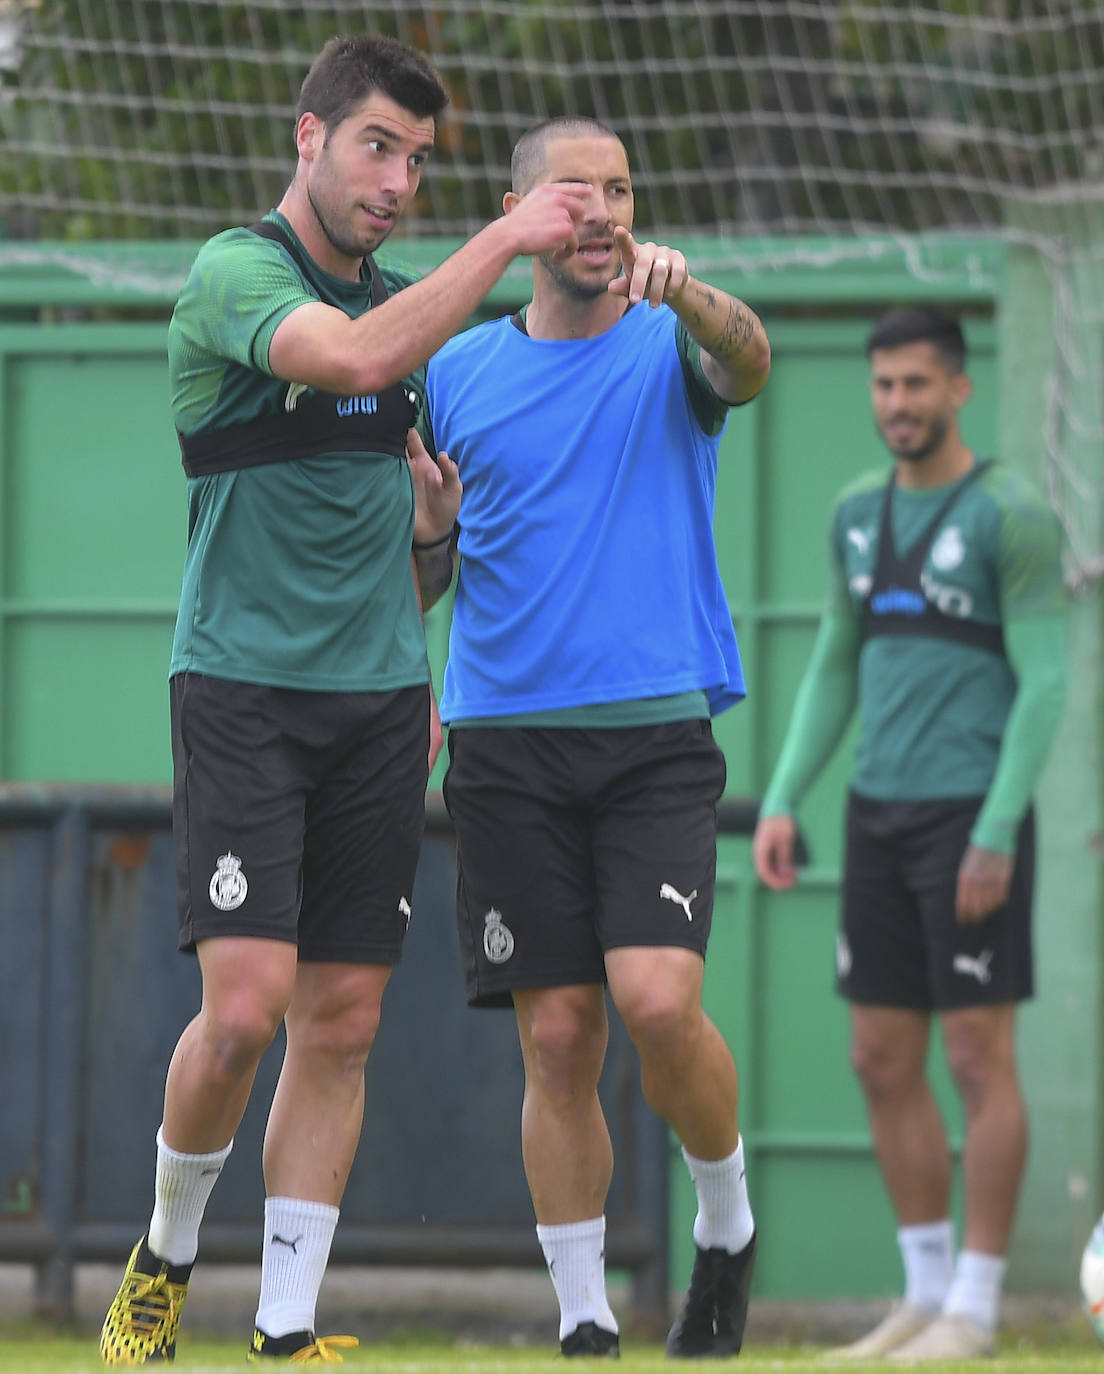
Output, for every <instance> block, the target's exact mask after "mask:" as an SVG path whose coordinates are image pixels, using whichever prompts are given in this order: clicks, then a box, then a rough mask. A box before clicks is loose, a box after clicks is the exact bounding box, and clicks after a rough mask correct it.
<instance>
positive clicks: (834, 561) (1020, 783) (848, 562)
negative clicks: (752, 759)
mask: <svg viewBox="0 0 1104 1374" xmlns="http://www.w3.org/2000/svg"><path fill="white" fill-rule="evenodd" d="M885 481H886V474H885V472H884V471H882V472H877V473H871V474H868V475H867V476H865V477H863V478H861V479H860V480H859V481H857V482H855V483H853V484H852V485H851V486H849V487H848V488H847V489H846V490H845V491H844V492H843V493H842V495H841V496H840V498H839V500H838V501H837V504H836V508H835V512H834V516H833V520H832V525H831V570H832V571H831V581H830V590H829V600H828V607H827V610H826V612H825V615H824V617H823V619H822V622H821V625H820V630H819V633H818V636H817V640H816V643H815V646H814V649H813V653H812V657H811V659H810V662H809V665H808V668H807V670H806V672H805V675H804V677H803V679H802V682H801V686H800V688H799V690H798V694H797V697H796V700H795V703H794V708H793V713H792V715H791V719H790V723H789V728H788V730H787V732H786V738H785V740H784V742H783V747H782V752H781V755H780V758H779V761H778V764H777V767H776V768H775V771H774V775H773V777H772V778H771V781H770V784H769V786H768V788H767V793H766V796H765V798H764V802H763V807H762V814H763V815H765V816H766V815H778V814H782V813H784V814H793V812H794V811H795V810H796V808H797V806H798V805H799V803H800V801H801V798H802V797H803V795H804V793H805V792H806V791H807V789H808V788H809V786H810V785H811V784H812V782H813V781H814V780H815V778H816V777H817V775H818V774H819V772H820V770H821V769H822V768H823V766H824V765H825V763H826V762H827V760H828V759H829V757H830V756H831V754H832V752H833V751H834V749H835V748H836V746H837V744H838V743H839V741H840V739H841V738H842V736H843V733H844V731H845V730H846V728H847V725H848V723H849V721H850V719H851V716H852V714H853V713H854V711H855V710H856V708H857V709H858V712H859V741H858V749H857V755H856V761H855V771H854V774H853V778H852V785H853V787H854V789H855V791H857V792H859V793H861V794H862V795H863V796H867V797H871V798H873V799H875V800H880V801H933V800H941V799H944V798H952V797H967V796H981V797H984V799H985V800H984V805H983V806H982V810H981V812H980V814H979V816H978V820H977V823H976V825H975V827H974V831H973V835H972V840H973V842H974V843H975V844H977V845H979V846H981V847H983V848H986V849H994V850H999V851H1001V852H1004V853H1011V852H1012V849H1013V847H1014V844H1015V835H1016V831H1017V829H1018V826H1019V823H1020V821H1021V819H1022V817H1023V815H1024V812H1025V811H1026V810H1027V807H1028V805H1029V804H1030V801H1031V796H1032V793H1033V791H1034V788H1035V785H1036V783H1037V781H1038V778H1039V774H1040V773H1041V771H1042V768H1043V765H1044V763H1045V761H1046V756H1047V752H1048V750H1049V748H1050V744H1051V742H1052V740H1053V736H1054V732H1055V729H1056V728H1057V724H1058V721H1059V719H1060V717H1061V713H1062V709H1063V706H1064V703H1065V696H1066V617H1067V606H1068V597H1067V593H1066V590H1065V586H1064V583H1063V580H1062V569H1061V552H1060V550H1061V536H1060V529H1059V526H1058V522H1057V519H1056V518H1055V516H1054V513H1053V511H1051V509H1050V508H1049V507H1048V506H1047V505H1046V503H1045V502H1044V501H1043V500H1042V499H1041V498H1040V497H1039V496H1038V495H1037V494H1036V493H1035V492H1034V491H1033V490H1032V489H1031V488H1030V486H1029V485H1028V484H1027V483H1026V482H1025V481H1024V480H1023V479H1022V478H1020V477H1018V476H1017V475H1016V474H1015V473H1012V472H1009V471H1007V470H1005V469H1003V468H1000V467H999V466H996V465H994V466H993V467H991V468H990V469H988V471H986V472H985V473H983V474H982V475H981V476H980V477H979V478H978V479H977V480H976V481H975V482H973V483H972V484H971V485H970V486H969V487H968V488H967V489H966V490H964V492H963V494H962V496H961V498H960V499H959V500H958V501H956V502H955V504H954V505H953V506H952V507H951V509H950V510H949V512H948V513H947V515H946V516H945V518H944V520H943V521H942V522H941V524H940V528H939V531H938V533H937V534H936V536H935V538H934V539H933V541H932V544H931V547H930V549H929V552H928V556H927V559H926V562H925V566H924V573H923V579H922V581H923V586H924V590H925V594H926V595H927V596H928V598H929V600H932V601H934V602H935V603H936V604H937V605H938V606H939V607H940V609H942V610H943V611H944V612H945V613H947V614H952V615H961V616H963V617H964V618H967V619H973V620H977V621H979V622H982V623H985V624H991V625H995V624H1000V625H1001V626H1002V628H1003V633H1004V643H1005V656H1004V657H1001V656H999V655H997V654H994V653H991V652H989V651H988V650H986V649H983V648H979V647H975V646H973V645H965V644H962V643H958V642H954V641H951V640H947V639H938V638H935V637H931V636H920V635H908V636H875V637H872V638H870V639H866V638H864V635H863V620H862V607H863V601H864V598H865V596H866V594H867V592H868V591H869V588H870V585H871V581H872V577H873V573H874V569H875V566H876V561H877V555H878V533H879V525H880V516H881V506H882V494H883V490H884V486H885ZM947 492H948V489H947V488H946V487H940V488H933V489H923V490H909V489H900V488H899V489H898V490H897V491H896V492H895V493H894V501H893V537H894V543H895V544H896V546H897V548H898V549H899V550H900V551H901V552H902V553H904V552H906V551H907V550H908V549H909V547H910V546H911V545H912V544H914V543H915V541H916V539H917V538H919V536H920V534H921V532H922V530H923V529H924V527H925V526H926V525H927V523H928V521H929V520H930V519H931V518H932V517H933V515H934V513H935V510H936V508H937V507H938V506H939V504H940V503H941V502H942V501H943V500H944V498H945V497H946V495H947Z"/></svg>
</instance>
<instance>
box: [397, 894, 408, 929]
mask: <svg viewBox="0 0 1104 1374" xmlns="http://www.w3.org/2000/svg"><path fill="white" fill-rule="evenodd" d="M399 915H400V916H405V917H406V924H407V926H409V925H410V903H409V902H408V901H407V900H406V898H405V897H400V898H399Z"/></svg>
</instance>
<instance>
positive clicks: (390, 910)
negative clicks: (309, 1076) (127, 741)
mask: <svg viewBox="0 0 1104 1374" xmlns="http://www.w3.org/2000/svg"><path fill="white" fill-rule="evenodd" d="M170 708H171V715H172V745H173V835H174V839H175V848H176V871H177V895H178V910H179V917H180V947H181V949H184V950H194V949H195V946H196V942H197V941H199V940H206V939H208V938H210V937H211V936H219V935H251V936H255V937H257V938H259V939H269V940H288V941H290V942H292V943H294V944H297V945H298V947H299V957H300V959H302V960H306V961H313V962H318V961H330V960H332V961H335V962H341V963H371V964H394V963H397V962H398V960H399V957H400V954H401V952H402V944H403V937H404V936H405V934H406V927H407V922H408V921H409V918H410V903H411V899H412V892H413V886H414V872H415V869H416V867H417V862H418V851H419V848H420V846H421V840H422V831H423V829H424V826H425V790H426V782H427V770H428V766H429V689H428V688H427V687H424V686H423V687H407V688H403V689H401V690H399V691H394V692H303V691H292V690H289V689H287V688H282V687H263V686H259V685H257V684H254V683H249V682H231V681H228V680H226V679H225V678H216V677H207V676H204V675H201V674H198V673H181V674H180V675H179V676H177V677H174V678H173V679H172V681H171V683H170Z"/></svg>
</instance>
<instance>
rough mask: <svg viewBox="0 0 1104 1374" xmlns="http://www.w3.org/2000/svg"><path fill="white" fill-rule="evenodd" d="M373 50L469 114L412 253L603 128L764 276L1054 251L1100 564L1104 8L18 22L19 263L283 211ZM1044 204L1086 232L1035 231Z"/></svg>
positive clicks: (1062, 413)
mask: <svg viewBox="0 0 1104 1374" xmlns="http://www.w3.org/2000/svg"><path fill="white" fill-rule="evenodd" d="M366 28H370V29H376V30H378V31H380V32H384V33H388V34H391V35H393V36H394V37H397V38H399V39H401V40H402V41H404V42H407V43H410V44H412V45H413V46H415V47H418V48H420V49H421V50H422V51H424V52H425V53H427V54H428V55H429V57H430V58H431V59H432V60H433V61H434V62H435V63H436V65H437V66H438V68H439V69H440V71H441V73H442V75H443V77H444V79H445V83H446V85H447V86H448V87H449V89H450V91H451V93H452V97H453V107H452V111H451V113H450V115H449V117H448V118H447V119H446V120H445V122H444V124H443V127H442V131H441V139H440V147H439V149H438V151H437V153H435V155H434V158H433V160H432V163H431V167H430V170H429V172H428V174H427V176H426V177H425V180H424V182H423V189H422V191H421V192H420V194H419V197H418V200H417V201H416V203H415V206H414V208H413V210H412V212H408V216H407V219H406V221H405V224H404V226H403V229H402V231H401V232H402V233H403V234H405V235H414V236H417V235H422V236H453V235H467V234H469V233H470V232H472V231H473V230H474V229H475V228H477V227H478V226H479V225H481V224H482V223H484V222H485V221H486V220H487V219H489V218H491V217H493V216H494V215H495V214H497V213H498V207H499V205H500V202H501V194H502V191H503V189H504V188H505V186H506V182H507V176H508V164H509V155H510V149H511V146H512V143H513V141H514V139H515V138H516V137H517V136H518V134H520V133H521V132H522V131H523V130H524V129H525V128H526V127H527V126H528V125H529V124H531V123H532V122H533V121H534V120H535V119H537V118H541V117H544V116H546V115H550V114H559V113H586V114H593V115H596V116H598V117H599V118H602V119H605V120H607V121H608V122H610V123H611V124H613V125H614V126H615V127H616V128H617V130H618V131H619V132H620V133H621V134H622V136H623V137H624V139H625V141H626V144H627V145H628V149H629V153H630V158H631V161H632V164H633V170H634V180H635V183H636V188H637V197H638V215H639V216H640V217H641V218H642V219H643V220H644V221H645V222H646V223H647V225H648V226H649V229H650V230H653V231H654V232H656V233H661V232H664V231H669V232H670V233H671V234H672V235H673V234H675V233H677V232H678V231H680V230H681V231H683V232H686V231H692V232H693V233H694V234H697V235H709V236H711V242H712V243H714V245H715V248H716V253H717V256H718V259H719V263H720V265H725V266H730V267H742V266H745V265H746V266H749V268H750V267H754V269H755V270H762V268H763V266H764V260H763V258H762V257H761V256H756V257H755V258H754V261H753V262H752V261H751V260H750V259H749V258H748V257H747V255H746V254H745V248H744V246H742V242H741V240H742V238H743V237H744V236H748V235H751V236H766V237H768V238H770V240H771V242H772V243H773V244H775V245H776V251H775V256H774V258H773V260H772V262H771V264H770V265H771V266H784V265H785V264H786V263H787V262H791V261H794V260H795V259H796V258H799V257H800V258H801V259H802V260H803V261H806V262H808V261H810V260H813V261H815V260H816V254H815V252H813V250H811V249H810V247H809V243H810V236H817V235H824V236H828V237H830V238H831V240H832V247H831V249H830V258H831V260H833V261H838V258H839V256H840V254H841V252H842V253H847V252H848V251H853V253H854V256H855V258H856V259H857V260H861V259H863V258H869V257H870V256H871V254H872V253H873V252H875V251H877V250H876V249H875V248H874V247H873V246H872V245H873V244H874V243H875V242H882V243H884V242H885V238H886V236H887V235H889V236H891V238H893V239H894V240H895V241H897V242H898V243H907V252H908V255H909V261H910V262H911V264H912V265H913V268H914V270H915V272H916V273H917V275H919V276H925V277H927V278H928V279H929V280H934V281H937V282H938V281H939V279H940V249H939V247H938V242H937V240H938V236H939V234H940V233H942V232H943V231H947V230H967V231H982V230H985V231H992V232H1000V233H1003V234H1004V235H1005V236H1006V237H1007V238H1009V239H1010V240H1015V239H1016V238H1017V237H1019V238H1021V239H1023V240H1024V241H1029V242H1031V244H1032V245H1033V247H1035V248H1036V249H1038V250H1039V251H1041V253H1042V257H1043V259H1044V260H1045V261H1046V263H1047V264H1048V266H1049V269H1050V271H1051V272H1052V287H1053V289H1052V292H1051V296H1050V299H1051V300H1052V301H1053V302H1054V318H1053V320H1051V321H1049V322H1047V323H1049V325H1050V326H1051V327H1053V328H1054V329H1055V330H1056V333H1057V336H1058V341H1059V347H1058V359H1057V362H1056V363H1055V365H1054V368H1053V375H1052V376H1051V378H1050V398H1051V402H1050V417H1049V420H1048V434H1047V444H1048V472H1049V475H1050V480H1051V485H1052V495H1053V498H1054V501H1055V505H1056V507H1057V508H1058V509H1059V511H1060V512H1061V513H1062V515H1063V518H1064V519H1065V521H1066V525H1067V529H1068V530H1069V532H1070V539H1071V545H1072V547H1073V549H1074V552H1075V556H1076V559H1077V563H1078V566H1079V568H1080V569H1081V570H1082V571H1085V570H1089V571H1091V572H1096V571H1098V568H1097V565H1096V562H1095V558H1096V555H1097V554H1099V553H1100V552H1101V548H1102V547H1104V543H1102V540H1101V536H1100V533H1099V531H1098V529H1097V527H1096V522H1097V520H1098V519H1099V517H1098V515H1097V514H1096V512H1097V511H1099V509H1100V507H1101V504H1102V503H1101V500H1100V490H1099V481H1100V476H1099V474H1100V467H1101V463H1100V450H1101V448H1102V447H1104V431H1102V427H1101V414H1100V409H1101V408H1100V401H1099V394H1100V389H1101V388H1100V375H1099V374H1100V365H1101V364H1100V351H1101V350H1100V339H1101V337H1102V335H1104V331H1102V329H1101V311H1102V309H1104V306H1102V304H1101V302H1102V299H1104V289H1102V279H1104V260H1102V259H1104V249H1102V247H1101V245H1102V241H1104V233H1102V232H1101V229H1100V214H1101V199H1100V197H1101V186H1102V183H1104V79H1102V74H1104V5H1102V4H1101V3H1100V0H942V2H941V3H929V4H909V3H903V2H902V0H876V2H874V3H847V2H846V0H837V2H836V3H833V2H832V0H823V3H806V2H804V0H589V2H588V3H584V2H583V0H578V3H574V2H573V0H439V2H438V3H436V4H417V3H413V2H412V0H391V2H390V3H386V2H385V3H374V4H354V3H342V2H341V0H338V2H337V3H333V2H332V0H0V138H2V141H3V146H4V150H5V157H4V159H3V160H2V161H0V224H2V227H3V232H4V234H5V235H6V237H7V239H8V241H9V243H10V244H11V245H12V246H11V247H10V248H9V249H7V250H6V251H7V252H8V253H9V254H10V253H11V252H13V251H18V250H20V249H21V250H22V251H23V252H26V251H27V250H28V249H29V248H30V245H31V243H32V242H34V241H36V240H40V239H51V240H73V239H113V240H116V241H117V240H119V239H120V238H121V239H127V238H144V239H159V238H186V239H198V238H202V237H204V236H206V235H207V234H208V233H210V232H213V231H215V230H217V229H219V228H221V227H223V226H224V225H226V224H231V223H243V222H248V221H249V220H250V219H252V218H255V217H256V215H257V214H258V213H259V212H261V211H263V210H265V209H267V208H268V207H269V206H270V205H271V204H273V203H275V201H276V200H278V199H279V197H280V195H281V193H282V191H283V189H284V187H285V185H286V183H287V181H288V179H289V177H290V175H291V171H292V167H293V158H292V152H293V149H292V129H293V119H294V108H295V103H296V98H297V94H298V88H299V84H300V82H301V80H302V77H303V75H304V73H305V71H306V68H307V66H308V65H309V63H310V61H311V59H312V57H313V56H314V54H315V53H316V52H317V51H318V49H319V48H320V47H321V46H322V44H323V43H324V42H325V40H326V39H327V38H328V37H330V36H331V35H332V34H334V33H336V32H348V31H354V30H359V29H366ZM1024 202H1027V203H1029V204H1032V203H1033V204H1035V205H1042V206H1046V205H1055V206H1061V207H1063V213H1062V214H1061V215H1059V216H1056V217H1055V219H1054V221H1053V223H1055V224H1057V223H1059V222H1060V224H1061V226H1062V227H1061V228H1060V229H1055V228H1053V227H1051V226H1050V222H1049V221H1047V220H1046V217H1045V216H1043V217H1042V218H1040V217H1039V216H1032V215H1027V216H1026V217H1024V216H1020V217H1018V218H1017V217H1015V216H1013V217H1010V216H1009V215H1008V213H1007V206H1008V205H1009V204H1012V203H1019V204H1022V203H1024ZM1027 226H1030V227H1027ZM871 235H877V236H880V239H878V240H875V239H872V238H871V237H870V236H871ZM852 236H853V237H852ZM745 243H746V240H745ZM849 244H853V249H849ZM4 251H5V250H3V249H0V257H2V256H3V252H4ZM810 254H812V258H811V259H810ZM702 265H703V266H708V265H715V264H702Z"/></svg>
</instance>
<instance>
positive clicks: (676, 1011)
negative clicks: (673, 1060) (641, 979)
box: [619, 987, 703, 1059]
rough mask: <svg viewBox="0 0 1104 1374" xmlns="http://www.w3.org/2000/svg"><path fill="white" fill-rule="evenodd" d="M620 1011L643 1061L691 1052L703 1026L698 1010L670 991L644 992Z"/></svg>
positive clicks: (644, 990)
mask: <svg viewBox="0 0 1104 1374" xmlns="http://www.w3.org/2000/svg"><path fill="white" fill-rule="evenodd" d="M619 1010H620V1011H621V1016H622V1019H623V1020H624V1022H625V1026H626V1028H627V1029H628V1032H629V1035H630V1037H631V1038H632V1042H633V1044H634V1045H635V1046H636V1047H637V1050H638V1051H639V1052H640V1054H641V1056H642V1057H643V1058H645V1059H653V1058H656V1057H657V1056H667V1055H673V1056H675V1057H681V1056H682V1055H683V1054H684V1053H688V1052H690V1051H691V1050H692V1049H693V1046H694V1043H695V1042H696V1040H697V1039H698V1037H699V1035H700V1032H701V1029H702V1024H703V1013H702V1010H701V1007H700V1006H699V1005H698V1004H697V1003H696V1002H688V1001H687V1000H686V999H685V998H684V997H683V996H681V995H680V994H679V990H678V989H677V988H673V987H668V988H663V987H658V988H649V989H643V990H642V991H641V993H640V995H639V996H638V997H636V998H634V999H632V1000H631V1001H630V1003H629V1005H628V1006H624V1007H621V1008H619Z"/></svg>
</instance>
